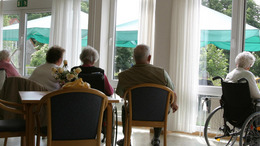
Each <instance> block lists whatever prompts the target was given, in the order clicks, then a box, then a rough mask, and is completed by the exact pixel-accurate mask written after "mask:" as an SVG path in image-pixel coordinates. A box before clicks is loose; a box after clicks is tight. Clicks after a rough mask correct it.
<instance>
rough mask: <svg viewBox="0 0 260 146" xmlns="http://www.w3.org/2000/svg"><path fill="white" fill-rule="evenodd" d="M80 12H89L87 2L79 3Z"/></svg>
mask: <svg viewBox="0 0 260 146" xmlns="http://www.w3.org/2000/svg"><path fill="white" fill-rule="evenodd" d="M81 11H82V12H85V13H88V12H89V1H82V2H81Z"/></svg>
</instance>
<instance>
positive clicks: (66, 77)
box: [52, 60, 81, 86]
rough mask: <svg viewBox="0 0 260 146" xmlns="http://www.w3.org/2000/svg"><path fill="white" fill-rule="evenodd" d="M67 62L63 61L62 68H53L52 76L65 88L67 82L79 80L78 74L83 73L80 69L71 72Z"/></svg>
mask: <svg viewBox="0 0 260 146" xmlns="http://www.w3.org/2000/svg"><path fill="white" fill-rule="evenodd" d="M67 68H68V62H67V60H64V61H63V66H62V67H57V68H52V74H53V76H54V78H55V79H56V80H57V81H59V83H60V85H61V86H63V85H64V84H66V83H67V82H71V81H74V80H76V79H78V74H79V73H80V72H81V69H80V68H76V69H74V70H73V71H69V70H68V69H67Z"/></svg>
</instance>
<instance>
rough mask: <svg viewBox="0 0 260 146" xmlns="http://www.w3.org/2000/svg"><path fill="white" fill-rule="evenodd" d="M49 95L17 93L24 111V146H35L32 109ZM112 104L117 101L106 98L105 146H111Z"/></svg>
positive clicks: (117, 101)
mask: <svg viewBox="0 0 260 146" xmlns="http://www.w3.org/2000/svg"><path fill="white" fill-rule="evenodd" d="M48 93H50V91H19V94H20V97H21V102H22V104H23V105H24V107H25V111H26V146H34V145H35V132H34V124H35V123H34V115H33V109H34V107H35V106H37V104H38V103H39V102H40V100H41V98H42V97H43V96H44V95H46V94H48ZM112 103H119V100H118V99H115V98H111V97H108V105H107V124H108V125H111V126H107V133H106V146H110V145H111V134H112V116H113V115H112V114H113V113H112V108H113V107H112Z"/></svg>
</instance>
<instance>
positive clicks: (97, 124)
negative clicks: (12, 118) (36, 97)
mask: <svg viewBox="0 0 260 146" xmlns="http://www.w3.org/2000/svg"><path fill="white" fill-rule="evenodd" d="M46 102H47V110H48V130H47V131H48V144H51V145H54V143H57V144H58V143H59V144H60V145H62V144H63V143H68V142H71V145H80V144H79V143H74V142H79V141H80V142H82V145H84V144H85V145H86V143H87V142H88V141H91V142H92V143H95V145H100V135H101V123H102V119H103V118H102V117H103V112H104V110H105V108H106V106H107V97H106V96H105V95H104V94H103V93H101V92H100V91H98V90H95V89H61V90H58V91H54V92H52V93H49V94H47V95H46V96H44V97H43V98H42V99H41V101H40V104H39V106H38V108H37V111H40V108H41V107H42V105H43V104H44V103H46Z"/></svg>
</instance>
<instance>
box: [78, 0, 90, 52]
mask: <svg viewBox="0 0 260 146" xmlns="http://www.w3.org/2000/svg"><path fill="white" fill-rule="evenodd" d="M88 14H89V0H82V2H81V17H80V18H81V38H82V40H81V41H82V42H81V44H82V47H86V46H87V45H88Z"/></svg>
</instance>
